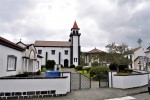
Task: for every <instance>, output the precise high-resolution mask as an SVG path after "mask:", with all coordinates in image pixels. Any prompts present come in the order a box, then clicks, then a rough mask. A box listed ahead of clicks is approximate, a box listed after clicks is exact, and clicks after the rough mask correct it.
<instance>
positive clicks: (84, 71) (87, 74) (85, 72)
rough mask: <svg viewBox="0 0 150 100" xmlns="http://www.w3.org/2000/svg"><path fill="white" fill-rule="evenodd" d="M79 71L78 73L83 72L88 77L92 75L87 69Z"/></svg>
mask: <svg viewBox="0 0 150 100" xmlns="http://www.w3.org/2000/svg"><path fill="white" fill-rule="evenodd" d="M77 72H78V73H81V74H83V75H85V76H87V77H90V74H89V73H87V71H86V70H79V71H77Z"/></svg>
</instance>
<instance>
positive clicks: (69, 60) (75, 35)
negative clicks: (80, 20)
mask: <svg viewBox="0 0 150 100" xmlns="http://www.w3.org/2000/svg"><path fill="white" fill-rule="evenodd" d="M80 35H81V34H80V33H79V27H78V25H77V23H76V21H75V22H74V25H73V27H72V28H71V33H70V38H69V41H35V43H34V46H35V48H36V49H37V51H38V55H40V56H42V57H43V59H42V65H45V63H46V61H47V60H54V61H55V62H56V64H62V65H63V66H64V67H69V66H70V65H71V64H74V65H75V66H78V65H79V64H80V48H81V47H80Z"/></svg>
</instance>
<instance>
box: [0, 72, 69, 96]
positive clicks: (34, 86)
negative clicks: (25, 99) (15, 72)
mask: <svg viewBox="0 0 150 100" xmlns="http://www.w3.org/2000/svg"><path fill="white" fill-rule="evenodd" d="M70 75H71V73H67V72H66V73H62V76H64V77H60V78H44V79H43V78H42V77H41V78H40V77H39V78H37V79H36V78H33V79H32V78H29V79H13V78H10V79H9V78H8V79H7V78H6V79H0V92H28V91H49V90H56V94H66V93H67V92H70V91H71V85H70V83H71V82H70V77H71V76H70ZM65 76H66V77H65Z"/></svg>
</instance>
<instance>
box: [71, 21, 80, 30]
mask: <svg viewBox="0 0 150 100" xmlns="http://www.w3.org/2000/svg"><path fill="white" fill-rule="evenodd" d="M72 28H73V29H79V28H78V25H77V23H76V21H75V22H74V24H73V27H72Z"/></svg>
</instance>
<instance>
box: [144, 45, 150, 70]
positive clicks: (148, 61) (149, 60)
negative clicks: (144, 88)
mask: <svg viewBox="0 0 150 100" xmlns="http://www.w3.org/2000/svg"><path fill="white" fill-rule="evenodd" d="M145 55H146V57H145V62H146V70H147V71H149V72H150V46H149V47H148V48H147V50H146V51H145Z"/></svg>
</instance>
